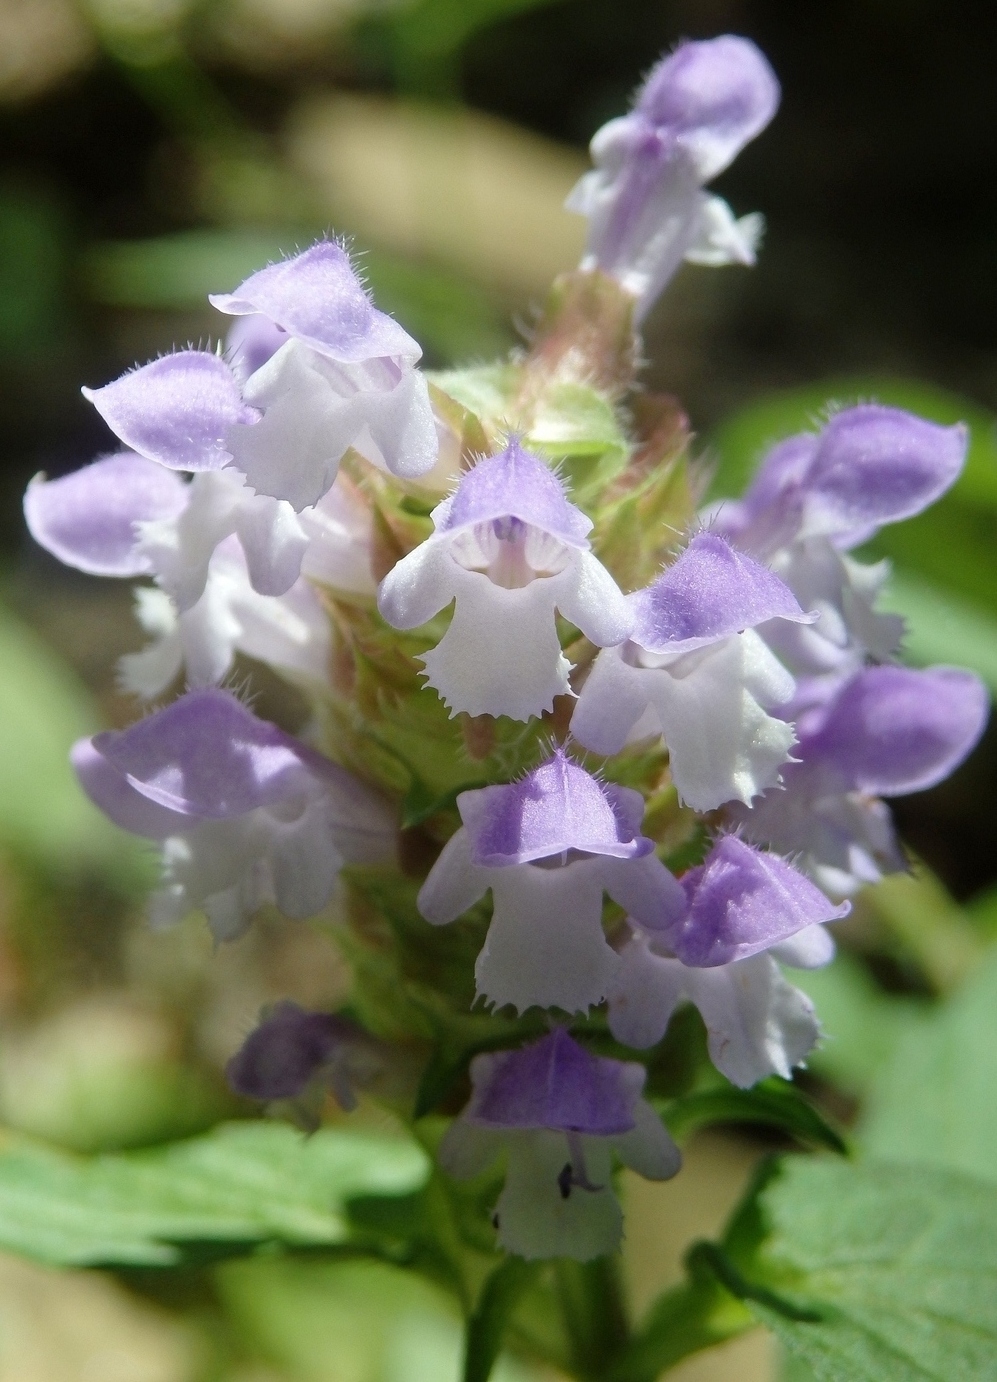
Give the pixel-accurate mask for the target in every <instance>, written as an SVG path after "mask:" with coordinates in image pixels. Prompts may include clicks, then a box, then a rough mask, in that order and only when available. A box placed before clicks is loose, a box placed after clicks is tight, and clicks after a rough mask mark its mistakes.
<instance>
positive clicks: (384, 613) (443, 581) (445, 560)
mask: <svg viewBox="0 0 997 1382" xmlns="http://www.w3.org/2000/svg"><path fill="white" fill-rule="evenodd" d="M462 569H463V568H462V567H459V566H458V565H457V563H456V562H455V561H454V560H453V558H452V557H451V556H450V551H449V543H448V541H447V540H446V539H444V538H432V537H431V538H429V539H428V540H427V541H426V542H423V543H420V545H419V546H418V547H416V548H415V549H414V551H411V552H409V553H408V555H407V556H404V557H402V559H401V561H400V562H398V563H397V564H396V565H395V566H393V567H392V568H391V570H390V571H389V572H388V574H387V575H386V576H385V578H384V580H383V581H382V582H381V585H380V588H379V589H378V592H377V607H378V609H379V610H380V612H381V617H382V619H385V620H387V622H388V623H389V624H390V625H391V627H392V628H393V629H416V628H418V627H419V625H420V624H425V623H426V621H427V619H432V617H433V615H434V614H439V612H440V610H441V609H445V608H446V606H447V605H448V604H449V603H450V601H451V600H452V599H453V597H454V589H455V586H456V583H457V579H458V576H459V573H460V572H461V570H462Z"/></svg>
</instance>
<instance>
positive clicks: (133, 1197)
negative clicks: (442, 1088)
mask: <svg viewBox="0 0 997 1382" xmlns="http://www.w3.org/2000/svg"><path fill="white" fill-rule="evenodd" d="M427 1171H428V1165H427V1161H426V1157H425V1155H424V1154H423V1152H422V1151H421V1150H420V1149H419V1147H417V1146H416V1144H415V1143H414V1142H408V1141H404V1140H402V1139H395V1138H389V1137H383V1136H380V1137H379V1136H374V1135H371V1134H360V1133H348V1132H340V1131H338V1130H332V1129H326V1130H324V1131H321V1132H318V1133H316V1134H315V1135H314V1136H313V1137H311V1138H305V1137H303V1136H302V1135H301V1134H300V1133H299V1132H297V1131H296V1130H295V1129H294V1128H291V1127H289V1126H288V1125H286V1124H283V1123H276V1122H273V1123H270V1122H247V1123H231V1124H224V1125H222V1126H220V1127H218V1128H216V1129H214V1131H212V1132H211V1133H208V1134H206V1135H205V1136H203V1137H197V1138H192V1139H190V1141H187V1142H179V1143H173V1144H170V1145H167V1146H164V1147H162V1148H156V1149H155V1150H151V1151H145V1152H125V1153H120V1154H117V1155H105V1156H99V1157H95V1158H92V1159H86V1158H81V1157H74V1156H71V1155H69V1154H63V1153H59V1152H56V1151H54V1150H53V1149H52V1148H50V1147H46V1146H43V1145H41V1144H39V1143H34V1142H29V1141H27V1140H24V1139H21V1138H18V1137H15V1136H13V1135H9V1136H8V1137H7V1139H6V1141H5V1142H4V1143H3V1144H0V1247H3V1248H4V1249H6V1250H8V1251H10V1252H17V1253H22V1254H24V1255H25V1256H27V1257H33V1258H36V1259H37V1260H39V1261H43V1262H51V1263H56V1264H60V1265H82V1264H85V1263H102V1264H108V1265H112V1264H120V1265H124V1264H132V1265H138V1264H145V1265H150V1266H154V1265H159V1266H168V1265H170V1264H171V1263H176V1262H179V1261H181V1260H182V1259H183V1257H184V1251H185V1248H187V1249H192V1248H194V1247H195V1246H196V1248H197V1249H198V1250H199V1251H210V1252H213V1253H218V1254H221V1255H224V1254H225V1253H226V1252H228V1253H231V1252H240V1251H245V1250H247V1249H248V1248H250V1247H252V1246H253V1245H255V1244H258V1243H266V1242H275V1243H285V1244H292V1245H296V1246H313V1247H314V1246H333V1245H337V1244H342V1243H344V1242H346V1241H347V1239H348V1237H349V1229H348V1224H347V1219H346V1217H345V1215H344V1213H343V1206H344V1202H345V1201H346V1200H347V1199H349V1198H350V1197H352V1196H354V1195H372V1194H380V1195H401V1194H405V1193H407V1192H410V1191H412V1190H415V1189H417V1188H418V1187H419V1186H420V1185H421V1184H422V1182H423V1181H424V1180H425V1177H426V1174H427Z"/></svg>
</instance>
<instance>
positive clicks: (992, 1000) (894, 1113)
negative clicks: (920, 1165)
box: [860, 955, 997, 1180]
mask: <svg viewBox="0 0 997 1382" xmlns="http://www.w3.org/2000/svg"><path fill="white" fill-rule="evenodd" d="M995 1094H997V955H993V956H991V957H990V959H989V960H988V961H987V963H986V964H985V966H984V967H983V968H982V969H981V970H980V971H979V972H978V973H977V974H976V975H974V976H973V978H971V979H970V980H969V982H968V983H967V984H966V986H965V988H963V989H962V990H961V991H960V992H958V993H957V994H956V995H955V996H954V997H952V998H950V999H949V1000H948V1001H947V1002H946V1003H944V1004H939V1005H937V1006H936V1007H934V1008H932V1009H931V1010H930V1011H929V1012H927V1013H925V1014H924V1016H922V1017H921V1018H920V1020H918V1021H917V1022H914V1023H912V1024H911V1025H910V1027H909V1029H908V1030H907V1032H906V1033H905V1034H904V1036H903V1039H902V1040H901V1041H900V1042H899V1044H898V1045H897V1047H896V1050H895V1051H894V1053H893V1056H892V1059H891V1060H890V1061H889V1062H888V1063H887V1064H885V1065H884V1066H883V1067H882V1069H881V1070H880V1071H879V1072H878V1077H877V1079H876V1081H875V1083H874V1085H873V1088H872V1091H871V1094H870V1097H869V1101H868V1112H867V1114H866V1117H865V1119H864V1121H863V1124H862V1126H861V1130H860V1136H861V1139H862V1143H863V1145H864V1146H865V1147H867V1148H868V1149H869V1151H871V1152H872V1153H873V1154H874V1155H876V1156H882V1157H889V1158H891V1159H892V1160H895V1161H914V1162H928V1163H933V1164H934V1165H938V1166H947V1167H951V1168H952V1169H953V1170H957V1171H965V1172H968V1173H970V1174H972V1175H976V1176H985V1177H987V1178H989V1179H991V1180H997V1097H995Z"/></svg>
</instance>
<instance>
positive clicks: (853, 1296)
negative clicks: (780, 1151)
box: [717, 1158, 997, 1382]
mask: <svg viewBox="0 0 997 1382" xmlns="http://www.w3.org/2000/svg"><path fill="white" fill-rule="evenodd" d="M755 1208H756V1212H757V1215H758V1217H759V1220H760V1223H761V1227H762V1235H761V1238H760V1241H759V1242H757V1243H756V1244H755V1245H754V1246H753V1248H750V1249H748V1250H745V1249H744V1247H743V1245H742V1246H741V1247H740V1248H739V1245H738V1244H737V1243H736V1242H733V1241H731V1242H728V1243H727V1244H725V1245H724V1248H723V1249H722V1250H721V1253H720V1254H719V1260H718V1262H717V1266H718V1275H719V1276H721V1277H722V1279H723V1284H724V1285H725V1286H726V1287H727V1289H728V1290H730V1291H731V1293H732V1294H734V1295H739V1296H741V1298H742V1299H743V1300H744V1301H745V1303H746V1304H747V1306H748V1308H749V1309H750V1311H751V1312H752V1314H753V1315H755V1317H756V1318H758V1319H759V1320H761V1321H762V1322H763V1323H765V1324H766V1325H767V1326H768V1327H769V1328H770V1329H771V1330H772V1331H773V1332H774V1333H775V1334H776V1336H777V1337H778V1338H779V1340H780V1341H781V1343H782V1344H783V1346H784V1347H785V1348H786V1350H787V1351H788V1352H789V1354H790V1355H792V1356H794V1357H798V1358H800V1359H802V1360H803V1361H804V1362H805V1363H806V1364H807V1365H808V1366H809V1367H810V1368H811V1369H812V1371H813V1376H814V1378H815V1379H816V1382H979V1379H981V1378H984V1377H988V1376H991V1375H992V1373H993V1367H994V1360H995V1358H997V1197H995V1196H994V1193H993V1186H992V1185H990V1184H987V1183H985V1182H980V1181H976V1180H972V1179H970V1178H969V1177H963V1176H959V1175H955V1174H951V1173H947V1172H942V1171H935V1170H929V1169H927V1168H920V1167H918V1168H915V1167H901V1166H898V1165H895V1164H890V1163H873V1164H866V1165H859V1166H856V1165H851V1164H848V1163H842V1162H834V1161H826V1160H821V1159H802V1158H787V1159H786V1161H785V1162H783V1164H782V1165H781V1167H780V1168H779V1170H778V1171H777V1173H776V1174H775V1176H774V1177H773V1178H772V1179H771V1180H770V1181H769V1182H768V1184H766V1185H764V1186H763V1187H762V1189H761V1191H760V1194H759V1196H758V1202H757V1206H756V1207H755ZM742 1215H743V1211H742ZM724 1262H726V1264H727V1269H726V1270H725V1269H724V1265H723V1264H724Z"/></svg>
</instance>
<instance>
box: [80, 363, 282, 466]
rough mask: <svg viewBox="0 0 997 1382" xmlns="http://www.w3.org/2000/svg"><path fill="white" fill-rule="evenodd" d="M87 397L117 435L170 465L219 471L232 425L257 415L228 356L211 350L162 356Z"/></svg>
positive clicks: (226, 459) (86, 392)
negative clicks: (248, 404) (244, 401)
mask: <svg viewBox="0 0 997 1382" xmlns="http://www.w3.org/2000/svg"><path fill="white" fill-rule="evenodd" d="M83 396H84V398H87V399H89V401H90V402H91V403H92V404H93V405H94V407H95V408H96V409H97V411H98V413H100V415H101V417H102V418H103V419H104V421H105V422H106V423H107V425H108V426H109V427H110V429H111V431H112V432H113V433H114V434H115V436H117V437H119V438H120V439H121V441H123V442H124V443H125V445H126V446H130V447H131V448H132V450H133V451H137V452H138V453H139V455H140V456H146V457H148V459H149V460H150V461H158V462H159V463H160V465H165V466H168V467H169V468H170V469H171V470H219V469H221V467H222V466H224V465H227V464H228V462H229V461H230V460H231V459H232V456H231V452H230V451H229V450H228V448H227V445H226V443H225V435H226V433H227V432H228V429H229V428H230V427H232V426H234V425H235V424H236V423H251V422H253V421H254V419H255V417H256V414H255V413H254V412H253V410H252V408H248V407H247V406H246V405H245V404H244V403H243V401H242V395H241V394H240V392H239V385H238V383H237V382H236V379H235V376H234V375H233V373H232V371H231V370H230V369H229V367H228V365H227V364H226V363H225V361H224V360H222V359H220V358H219V357H218V356H217V355H214V354H212V353H211V351H208V350H179V351H177V352H176V353H175V354H173V355H164V356H163V357H162V359H160V360H153V361H152V362H151V363H150V364H148V365H142V366H141V367H140V368H139V369H135V370H130V371H129V373H127V374H123V375H122V376H121V378H120V379H116V380H114V382H113V383H111V384H105V385H104V387H103V388H101V389H84V390H83Z"/></svg>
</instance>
